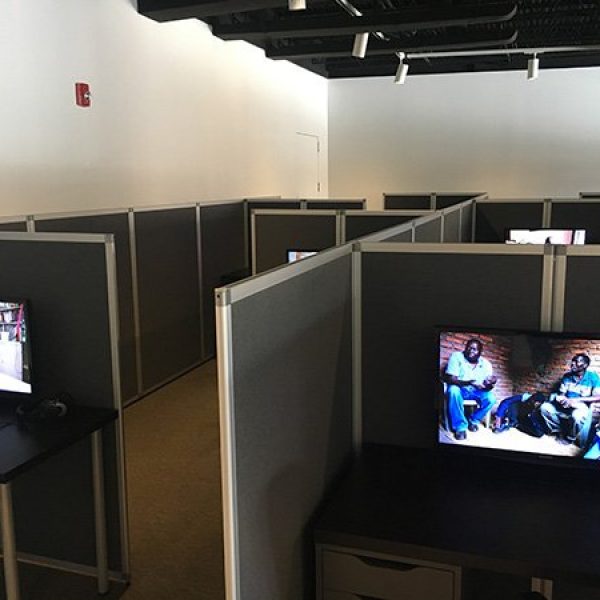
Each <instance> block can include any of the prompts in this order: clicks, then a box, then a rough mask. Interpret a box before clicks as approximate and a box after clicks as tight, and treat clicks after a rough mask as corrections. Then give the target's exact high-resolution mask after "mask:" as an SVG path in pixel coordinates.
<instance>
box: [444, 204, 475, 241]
mask: <svg viewBox="0 0 600 600" xmlns="http://www.w3.org/2000/svg"><path fill="white" fill-rule="evenodd" d="M461 219H462V210H461V209H460V208H459V209H458V210H452V208H450V209H446V210H445V211H444V221H443V223H442V227H443V233H442V239H443V240H444V242H445V243H447V244H451V243H454V242H467V241H470V239H466V238H463V237H462V222H461Z"/></svg>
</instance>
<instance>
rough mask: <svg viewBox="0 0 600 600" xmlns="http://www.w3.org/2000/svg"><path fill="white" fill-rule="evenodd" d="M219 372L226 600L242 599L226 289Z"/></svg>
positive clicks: (220, 302) (219, 306) (219, 301)
mask: <svg viewBox="0 0 600 600" xmlns="http://www.w3.org/2000/svg"><path fill="white" fill-rule="evenodd" d="M215 311H216V330H217V373H218V392H219V423H220V431H221V491H222V502H223V543H224V563H225V597H226V600H241V598H240V573H239V536H238V529H237V523H238V516H237V515H238V508H237V492H236V480H237V478H236V458H235V457H236V455H235V414H234V411H235V408H234V398H233V395H234V389H233V346H232V343H233V342H232V324H231V323H232V321H231V312H232V310H231V302H230V297H229V293H228V291H227V290H226V289H221V288H218V289H216V290H215Z"/></svg>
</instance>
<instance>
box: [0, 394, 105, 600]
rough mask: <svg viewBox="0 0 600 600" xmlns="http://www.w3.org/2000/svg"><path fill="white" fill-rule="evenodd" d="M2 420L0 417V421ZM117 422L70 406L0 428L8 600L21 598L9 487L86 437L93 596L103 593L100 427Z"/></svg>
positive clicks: (100, 413) (0, 486)
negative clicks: (58, 414)
mask: <svg viewBox="0 0 600 600" xmlns="http://www.w3.org/2000/svg"><path fill="white" fill-rule="evenodd" d="M6 416H7V415H4V414H0V417H6ZM116 418H117V411H116V410H112V409H105V408H88V407H81V406H72V407H69V412H68V413H67V415H66V416H65V417H63V418H60V419H56V420H53V421H47V422H41V423H32V424H28V425H17V424H12V425H8V426H6V427H2V428H1V429H0V513H1V514H0V520H1V524H2V544H3V550H4V577H5V586H6V597H7V600H19V597H20V592H19V576H18V566H17V552H16V542H15V529H14V520H13V502H12V489H11V483H12V481H13V480H14V479H15V478H16V477H18V476H19V475H20V474H21V473H24V472H25V471H27V470H28V469H31V468H32V467H34V466H35V465H37V464H39V463H41V462H43V461H44V460H46V459H47V458H49V457H50V456H53V455H55V454H57V453H59V452H60V451H61V450H64V449H65V448H68V447H69V446H71V445H73V444H74V443H76V442H78V441H79V440H81V439H83V438H85V437H87V436H91V444H92V479H93V480H92V484H93V489H94V515H95V523H96V529H95V531H96V562H97V569H98V571H97V572H98V591H99V593H106V592H107V591H108V554H107V547H106V516H105V505H104V471H103V461H102V428H103V427H104V426H105V425H107V424H108V423H110V422H111V421H114V420H115V419H116Z"/></svg>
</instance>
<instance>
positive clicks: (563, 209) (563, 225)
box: [549, 198, 600, 244]
mask: <svg viewBox="0 0 600 600" xmlns="http://www.w3.org/2000/svg"><path fill="white" fill-rule="evenodd" d="M549 225H550V227H552V228H555V229H585V232H586V236H585V242H586V244H600V198H582V199H575V200H567V199H553V200H552V203H551V213H550V224H549Z"/></svg>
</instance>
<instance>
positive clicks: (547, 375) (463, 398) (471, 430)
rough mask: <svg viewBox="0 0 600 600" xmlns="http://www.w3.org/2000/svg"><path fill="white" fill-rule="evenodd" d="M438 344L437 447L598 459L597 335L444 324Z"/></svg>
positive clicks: (599, 373) (599, 343) (599, 353)
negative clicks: (460, 326)
mask: <svg viewBox="0 0 600 600" xmlns="http://www.w3.org/2000/svg"><path fill="white" fill-rule="evenodd" d="M437 345H438V352H437V363H436V369H437V370H438V373H439V380H440V382H441V385H440V386H439V392H438V395H439V397H438V398H437V400H438V402H437V405H438V407H439V411H438V420H437V423H436V428H437V441H438V444H439V446H440V447H444V448H450V447H456V448H463V449H466V448H468V449H469V451H478V452H481V453H493V454H494V455H496V456H500V455H502V456H504V457H508V456H509V455H513V456H514V455H519V456H521V457H532V456H533V455H535V456H537V457H542V458H550V457H557V458H560V457H562V459H564V460H565V461H566V460H567V459H589V460H592V459H594V460H598V459H600V437H599V435H600V434H599V433H597V431H598V428H599V427H600V334H598V335H597V336H596V337H593V336H589V335H582V334H563V333H541V332H524V331H499V330H490V329H468V330H465V329H462V328H456V327H441V328H439V329H438V343H437ZM462 451H464V450H462ZM570 462H573V461H570ZM580 462H581V463H585V461H583V460H580ZM588 464H589V463H588Z"/></svg>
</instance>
